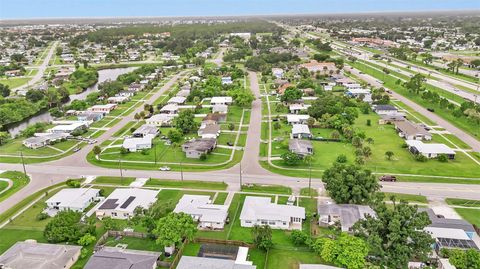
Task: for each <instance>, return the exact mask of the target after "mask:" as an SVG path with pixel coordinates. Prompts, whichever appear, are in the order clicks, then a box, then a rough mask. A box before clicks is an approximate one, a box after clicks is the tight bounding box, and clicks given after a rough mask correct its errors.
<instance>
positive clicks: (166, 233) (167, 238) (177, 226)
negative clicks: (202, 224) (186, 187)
mask: <svg viewBox="0 0 480 269" xmlns="http://www.w3.org/2000/svg"><path fill="white" fill-rule="evenodd" d="M196 233H197V224H196V223H195V221H194V220H193V218H192V217H191V216H190V215H187V214H185V213H173V212H172V213H169V214H168V215H166V216H165V217H163V218H160V219H159V220H158V221H157V224H156V228H155V229H154V230H153V234H154V235H156V236H157V241H156V242H157V244H159V245H161V246H164V247H172V248H175V245H177V244H180V243H181V242H182V241H183V240H185V239H188V240H192V239H193V237H194V236H195V234H196Z"/></svg>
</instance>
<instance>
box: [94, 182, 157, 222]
mask: <svg viewBox="0 0 480 269" xmlns="http://www.w3.org/2000/svg"><path fill="white" fill-rule="evenodd" d="M157 195H158V191H154V190H145V189H137V188H119V189H115V190H114V191H113V192H112V193H111V194H110V195H109V196H108V197H107V198H106V199H105V200H104V201H103V202H102V203H100V206H98V208H97V210H96V211H95V214H96V216H97V218H99V219H102V218H105V217H110V218H112V219H129V218H130V217H133V212H134V211H135V208H137V207H142V208H149V207H150V206H151V205H152V204H153V203H155V201H157Z"/></svg>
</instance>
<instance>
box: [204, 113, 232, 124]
mask: <svg viewBox="0 0 480 269" xmlns="http://www.w3.org/2000/svg"><path fill="white" fill-rule="evenodd" d="M226 120H227V114H224V113H208V114H207V116H205V117H204V118H203V119H202V121H214V122H217V123H218V122H225V121H226Z"/></svg>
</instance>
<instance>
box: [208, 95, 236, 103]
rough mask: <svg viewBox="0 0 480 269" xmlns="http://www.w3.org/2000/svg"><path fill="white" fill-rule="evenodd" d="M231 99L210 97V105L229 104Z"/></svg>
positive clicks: (227, 97) (228, 97)
mask: <svg viewBox="0 0 480 269" xmlns="http://www.w3.org/2000/svg"><path fill="white" fill-rule="evenodd" d="M231 102H232V97H230V96H215V97H212V99H211V100H210V103H231Z"/></svg>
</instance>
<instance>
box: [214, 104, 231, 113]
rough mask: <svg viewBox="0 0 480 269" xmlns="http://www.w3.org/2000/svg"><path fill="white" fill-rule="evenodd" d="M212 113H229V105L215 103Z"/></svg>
mask: <svg viewBox="0 0 480 269" xmlns="http://www.w3.org/2000/svg"><path fill="white" fill-rule="evenodd" d="M212 113H219V114H227V113H228V106H227V105H213V106H212Z"/></svg>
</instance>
